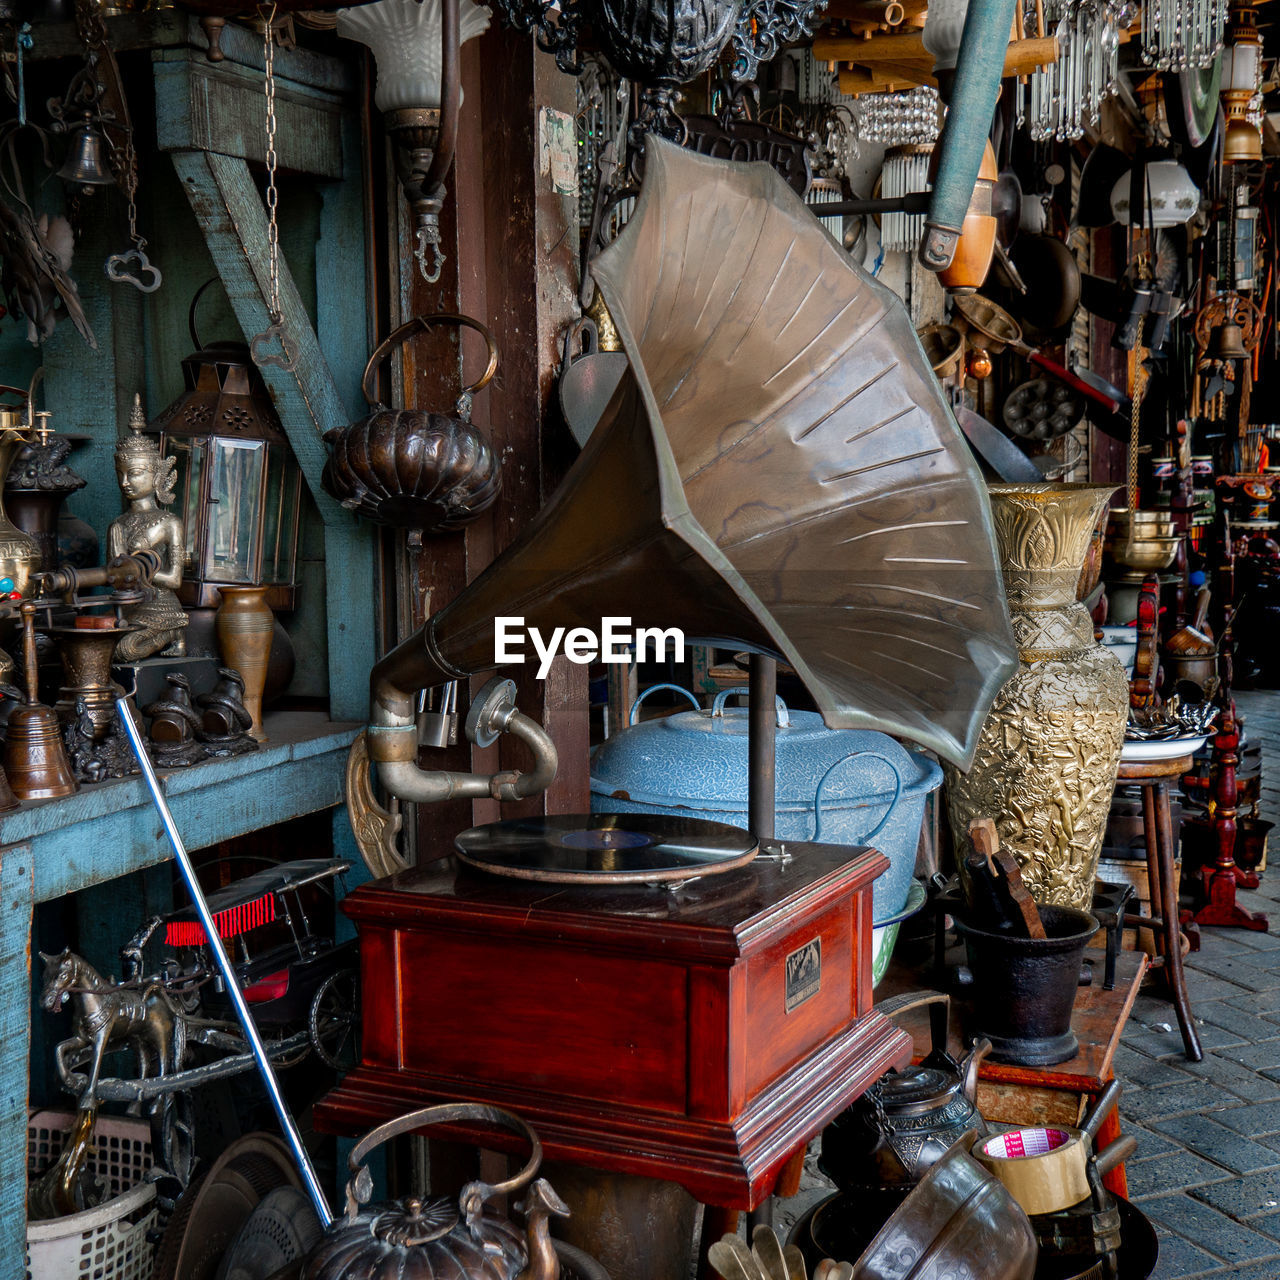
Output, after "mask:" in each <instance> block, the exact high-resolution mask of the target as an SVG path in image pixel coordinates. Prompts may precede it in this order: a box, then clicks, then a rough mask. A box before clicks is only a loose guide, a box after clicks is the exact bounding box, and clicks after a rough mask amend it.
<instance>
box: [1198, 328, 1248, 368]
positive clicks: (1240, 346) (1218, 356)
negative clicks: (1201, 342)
mask: <svg viewBox="0 0 1280 1280" xmlns="http://www.w3.org/2000/svg"><path fill="white" fill-rule="evenodd" d="M1248 354H1249V353H1248V352H1247V351H1246V350H1245V347H1244V331H1243V330H1242V329H1241V328H1240V326H1239V325H1238V324H1236V323H1235V321H1233V320H1227V321H1224V322H1223V323H1222V324H1218V325H1214V327H1213V330H1212V332H1211V333H1210V334H1209V345H1208V347H1207V348H1206V349H1205V355H1206V356H1208V357H1209V359H1210V360H1244V359H1245V358H1246V357H1247V356H1248Z"/></svg>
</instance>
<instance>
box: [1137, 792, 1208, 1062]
mask: <svg viewBox="0 0 1280 1280" xmlns="http://www.w3.org/2000/svg"><path fill="white" fill-rule="evenodd" d="M1150 790H1152V791H1154V792H1155V795H1154V796H1153V797H1152V798H1153V800H1154V802H1155V810H1156V831H1157V845H1158V849H1159V859H1158V861H1159V868H1158V870H1159V875H1160V898H1161V901H1162V902H1163V904H1164V906H1163V910H1162V912H1161V915H1162V917H1163V919H1164V971H1165V975H1166V977H1167V978H1168V980H1169V992H1170V995H1171V996H1172V999H1173V1007H1174V1009H1175V1010H1176V1012H1177V1014H1178V1026H1179V1028H1181V1030H1182V1046H1183V1049H1184V1050H1185V1052H1186V1056H1187V1060H1188V1061H1189V1062H1199V1061H1200V1060H1201V1059H1202V1058H1203V1057H1204V1050H1203V1049H1202V1048H1201V1047H1200V1034H1199V1032H1197V1030H1196V1024H1195V1019H1194V1018H1193V1017H1192V1016H1191V1000H1190V998H1189V997H1188V995H1187V977H1186V973H1185V971H1184V970H1183V967H1182V930H1181V927H1180V925H1179V924H1178V895H1177V890H1176V889H1175V888H1174V882H1173V847H1174V837H1173V818H1172V815H1171V813H1170V809H1169V784H1168V783H1167V782H1160V783H1157V784H1156V785H1155V786H1154V787H1152V788H1150Z"/></svg>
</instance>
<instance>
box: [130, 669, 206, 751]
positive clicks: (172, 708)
mask: <svg viewBox="0 0 1280 1280" xmlns="http://www.w3.org/2000/svg"><path fill="white" fill-rule="evenodd" d="M165 679H166V680H167V681H168V683H169V696H168V697H167V698H161V699H160V700H159V701H157V702H153V703H151V704H150V705H148V706H146V707H143V709H142V714H143V715H145V716H149V717H150V718H151V729H150V731H149V734H148V736H149V738H150V744H149V747H150V754H151V758H152V759H153V760H154V761H155V762H156V768H157V769H182V768H185V767H186V766H187V765H189V764H198V763H199V762H200V761H201V760H203V759H205V757H206V756H207V755H208V752H207V751H206V750H205V749H204V746H203V745H202V744H201V743H200V742H199V741H198V740H197V734H198V733H199V732H200V728H201V718H200V713H199V712H198V711H196V709H195V707H194V706H192V704H191V682H190V681H189V680H188V679H187V677H186V676H185V675H183V673H182V672H181V671H171V672H170V673H169V674H168V675H167V676H165Z"/></svg>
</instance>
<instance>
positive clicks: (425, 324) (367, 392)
mask: <svg viewBox="0 0 1280 1280" xmlns="http://www.w3.org/2000/svg"><path fill="white" fill-rule="evenodd" d="M437 324H456V325H463V326H465V327H466V328H468V329H474V330H475V331H476V332H477V333H478V334H479V335H480V336H481V337H482V338H483V339H484V340H485V345H486V346H487V347H488V348H489V363H488V365H487V366H486V368H485V371H484V372H483V373H482V374H481V375H480V377H479V378H477V379H476V381H475V382H473V383H472V384H471V385H470V386H469V387H463V389H462V393H461V394H460V395H459V397H458V404H459V406H460V407H465V409H464V416H466V417H470V413H469V408H470V404H471V397H472V396H473V395H475V393H476V392H477V391H480V390H482V389H483V388H484V387H487V386H488V385H489V379H490V378H492V377H493V375H494V374H495V373H496V372H497V369H498V344H497V343H496V342H495V341H494V338H493V333H492V332H491V331H490V329H489V327H488V326H487V325H484V324H481V323H480V321H479V320H476V319H475V318H474V317H473V316H464V315H459V314H457V313H456V312H453V311H442V312H440V313H439V314H437V315H430V316H414V317H413V318H412V319H411V320H406V321H405V322H404V324H402V325H400V326H399V327H398V328H396V329H392V331H391V332H390V333H389V334H387V336H386V337H385V338H384V339H383V340H382V341H381V342H380V343H379V344H378V345H377V347H375V348H374V351H373V354H372V355H371V356H370V357H369V362H368V364H366V365H365V367H364V374H363V375H362V376H361V378H360V390H361V391H362V392H363V393H364V398H365V400H366V401H367V403H368V404H369V406H370V408H373V409H381V408H384V407H385V406H384V405H383V404H382V402H381V401H380V400H376V399H375V398H374V395H373V389H372V383H371V379H372V377H373V371H374V369H375V368H377V366H378V365H379V364H381V363H382V361H383V360H385V359H386V358H387V356H388V354H389V353H390V352H391V350H392V349H393V348H394V347H398V346H399V345H400V344H401V343H402V342H405V341H407V340H408V339H409V338H411V337H413V335H414V334H416V333H425V332H426V331H427V330H428V329H430V328H431V326H432V325H437Z"/></svg>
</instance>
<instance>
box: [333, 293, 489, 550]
mask: <svg viewBox="0 0 1280 1280" xmlns="http://www.w3.org/2000/svg"><path fill="white" fill-rule="evenodd" d="M436 325H446V326H451V325H459V326H463V327H465V328H469V329H474V330H475V331H476V332H477V333H478V334H480V336H481V337H482V338H483V339H484V341H485V345H486V347H487V348H488V355H489V360H488V364H487V365H486V367H485V371H484V373H483V374H481V375H480V377H479V378H478V379H477V380H476V381H475V382H473V383H472V384H471V385H470V386H468V387H465V388H464V389H463V391H462V394H461V395H460V396H459V397H458V402H457V406H456V410H455V412H454V413H452V414H443V413H430V412H427V411H425V410H420V409H388V408H386V406H384V405H383V404H382V403H381V402H380V401H379V400H378V399H377V397H376V396H375V395H374V392H373V374H374V370H375V369H376V368H377V367H378V365H379V364H381V362H382V361H383V360H385V359H386V357H387V356H388V355H389V354H390V353H391V351H392V350H394V349H395V348H396V347H397V346H399V345H400V344H401V343H402V342H404V341H405V339H406V338H409V337H411V336H412V335H414V334H416V333H425V332H426V331H427V330H429V329H431V328H432V327H434V326H436ZM497 367H498V348H497V347H496V345H495V344H494V340H493V334H492V333H490V332H489V330H488V328H486V327H485V326H484V325H483V324H481V323H480V321H479V320H474V319H472V318H471V317H470V316H463V315H454V314H452V313H450V314H445V313H440V314H438V315H429V316H414V317H413V319H412V320H408V321H406V322H405V323H404V324H402V325H401V326H400V327H399V328H398V329H396V330H394V331H393V332H392V333H391V334H390V335H389V336H388V337H387V338H386V340H385V341H383V342H382V343H381V344H380V345H379V346H378V348H377V349H376V350H375V351H374V353H373V354H372V355H371V356H370V357H369V362H368V364H366V365H365V369H364V377H363V379H362V380H361V383H360V387H361V390H362V391H363V392H364V398H365V399H366V400H367V401H368V402H369V407H370V410H371V412H370V414H369V416H368V417H367V418H365V419H363V420H362V421H360V422H357V423H354V424H352V425H351V426H347V427H334V428H333V429H332V430H330V431H327V432H325V437H324V438H325V441H326V443H328V445H329V446H330V448H331V449H332V453H331V455H330V457H329V460H328V462H326V463H325V467H324V473H323V475H322V476H321V481H322V483H323V484H324V487H325V489H326V490H328V492H329V493H330V494H332V495H333V496H334V497H335V498H337V500H338V501H339V502H340V503H341V504H342V505H343V506H344V507H346V508H347V509H348V510H350V511H355V512H356V513H357V514H359V515H362V516H364V517H365V518H366V519H369V520H372V521H374V523H376V524H386V525H392V526H395V527H398V528H404V529H412V530H414V531H415V533H416V534H418V535H421V534H422V533H433V532H438V531H441V530H446V529H457V528H460V527H461V526H462V525H464V524H466V523H467V521H469V520H474V519H475V517H476V516H478V515H479V514H480V513H481V512H482V511H485V510H486V509H487V508H489V507H490V506H492V505H493V503H494V501H495V500H496V499H497V496H498V491H499V489H500V488H501V483H502V462H501V458H500V457H499V455H498V454H497V453H496V452H495V451H494V449H493V447H492V446H491V445H490V443H489V441H488V440H486V439H485V438H484V436H483V435H482V434H481V433H480V431H479V430H478V429H477V428H476V427H475V426H473V425H472V422H471V397H472V396H473V395H475V393H476V392H477V391H479V390H481V388H483V387H485V386H487V385H488V383H489V380H490V379H491V378H492V377H493V375H494V372H495V371H496V369H497Z"/></svg>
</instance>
